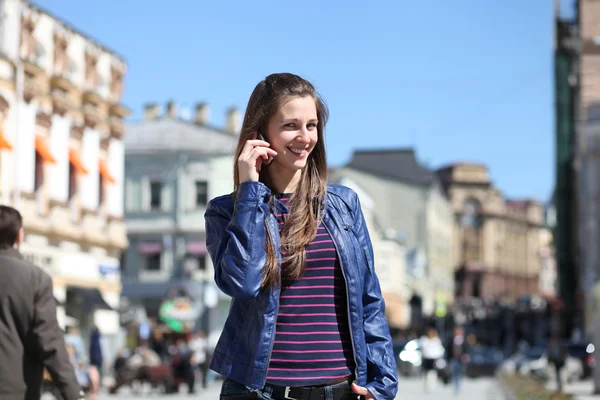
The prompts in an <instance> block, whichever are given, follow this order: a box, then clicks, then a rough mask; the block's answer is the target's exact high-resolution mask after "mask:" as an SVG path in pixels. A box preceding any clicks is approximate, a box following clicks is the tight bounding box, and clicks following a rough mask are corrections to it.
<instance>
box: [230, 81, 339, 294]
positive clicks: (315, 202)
mask: <svg viewBox="0 0 600 400" xmlns="http://www.w3.org/2000/svg"><path fill="white" fill-rule="evenodd" d="M290 96H300V97H305V96H311V97H312V98H313V99H314V100H315V105H316V108H317V118H318V123H317V135H318V136H317V143H316V145H315V147H314V149H313V150H312V152H311V153H310V155H309V156H308V160H307V164H306V167H305V168H304V169H303V170H302V174H301V177H300V182H299V184H298V186H297V188H296V192H295V193H294V194H293V195H292V197H291V199H290V200H289V201H290V202H289V203H288V204H289V205H290V208H291V211H290V214H289V217H288V219H287V220H286V222H285V224H284V226H283V228H282V230H281V250H284V251H285V252H286V253H287V254H286V257H285V259H284V260H283V263H282V267H281V273H280V272H279V269H278V265H277V256H276V253H275V250H274V249H273V237H272V236H271V235H274V234H276V232H271V229H270V227H269V224H268V220H267V219H265V231H266V244H267V245H266V249H265V250H266V252H267V262H266V264H265V266H264V273H263V279H262V287H263V288H273V287H274V286H276V285H281V280H282V277H283V278H286V279H298V278H299V277H300V276H301V275H302V273H303V272H304V263H305V259H306V254H305V248H306V246H308V244H309V243H310V242H311V240H312V239H313V238H314V236H315V234H316V231H317V228H318V223H319V219H320V217H321V213H322V210H323V206H324V200H325V192H326V189H327V183H326V182H327V162H326V157H325V142H324V134H325V125H326V123H327V118H328V115H329V111H328V109H327V106H326V104H325V102H324V101H323V99H322V98H321V97H320V96H319V94H318V93H317V91H316V90H315V88H314V86H313V85H312V84H311V83H310V82H308V81H307V80H305V79H303V78H301V77H299V76H297V75H294V74H289V73H280V74H272V75H269V76H267V77H266V78H265V80H263V81H261V82H260V83H259V84H258V85H256V87H255V88H254V91H253V92H252V95H251V96H250V100H249V101H248V106H247V107H246V114H245V115H244V122H243V124H242V130H241V132H240V137H239V141H238V145H237V149H236V151H235V157H234V160H235V162H234V168H233V180H234V196H235V195H236V194H237V190H238V187H239V184H240V177H239V172H238V166H237V160H238V158H239V156H240V154H241V153H242V149H243V148H244V145H245V144H246V141H248V140H249V139H251V138H252V134H253V133H254V132H266V131H267V127H268V124H269V120H270V119H271V117H273V115H275V114H276V113H277V111H278V110H279V107H281V105H282V104H283V102H284V101H285V100H286V99H287V98H289V97H290ZM268 169H269V168H262V170H261V172H260V174H259V180H260V181H261V182H263V183H264V184H266V185H267V186H270V185H269V182H270V180H269V176H268ZM270 188H271V190H273V189H274V188H273V187H270ZM272 202H273V196H271V199H270V204H269V206H271V205H272ZM269 209H271V207H269Z"/></svg>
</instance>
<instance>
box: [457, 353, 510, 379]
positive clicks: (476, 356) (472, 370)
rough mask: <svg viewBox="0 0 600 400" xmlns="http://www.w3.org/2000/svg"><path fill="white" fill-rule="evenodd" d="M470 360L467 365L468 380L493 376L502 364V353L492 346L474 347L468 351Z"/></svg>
mask: <svg viewBox="0 0 600 400" xmlns="http://www.w3.org/2000/svg"><path fill="white" fill-rule="evenodd" d="M469 355H470V360H469V363H468V364H467V370H466V375H467V376H468V377H470V378H476V377H481V376H494V374H495V373H496V370H497V369H498V367H499V366H500V364H501V363H502V360H503V359H504V355H503V354H502V351H501V350H499V349H496V348H495V347H492V346H484V345H479V346H474V347H472V348H471V349H470V350H469Z"/></svg>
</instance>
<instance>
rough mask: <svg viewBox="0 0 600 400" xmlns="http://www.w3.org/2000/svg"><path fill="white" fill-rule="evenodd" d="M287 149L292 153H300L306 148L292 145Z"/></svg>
mask: <svg viewBox="0 0 600 400" xmlns="http://www.w3.org/2000/svg"><path fill="white" fill-rule="evenodd" d="M288 149H290V151H291V152H292V153H296V154H302V153H304V151H305V150H306V149H295V148H293V147H288Z"/></svg>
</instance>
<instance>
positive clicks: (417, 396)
mask: <svg viewBox="0 0 600 400" xmlns="http://www.w3.org/2000/svg"><path fill="white" fill-rule="evenodd" d="M181 389H182V390H181V393H180V394H179V395H162V394H159V393H148V391H146V390H144V389H142V391H141V392H140V393H138V394H137V395H136V394H133V393H131V392H130V391H129V390H126V389H123V390H122V391H120V392H119V393H118V395H115V396H111V395H108V394H104V393H103V394H102V395H100V396H98V400H110V399H112V400H120V399H123V400H125V399H155V400H162V399H190V398H195V399H203V400H213V399H218V398H219V390H220V383H219V382H217V383H215V384H213V385H212V386H211V387H210V388H209V389H208V390H206V391H199V392H198V393H197V394H196V395H193V396H190V395H188V394H187V392H186V391H185V388H184V387H182V388H181ZM396 398H397V399H399V400H428V399H431V400H433V399H436V400H444V399H461V400H484V399H485V400H502V399H503V398H502V396H501V395H500V392H499V389H498V387H497V385H496V382H495V381H494V380H493V379H466V380H465V381H464V386H463V391H462V393H461V394H460V395H459V396H454V393H453V392H452V388H451V386H450V385H448V386H443V385H439V386H438V387H437V388H435V389H434V390H432V391H431V392H430V393H424V392H423V384H422V382H421V381H420V380H417V379H402V380H401V381H400V385H399V390H398V396H397V397H396Z"/></svg>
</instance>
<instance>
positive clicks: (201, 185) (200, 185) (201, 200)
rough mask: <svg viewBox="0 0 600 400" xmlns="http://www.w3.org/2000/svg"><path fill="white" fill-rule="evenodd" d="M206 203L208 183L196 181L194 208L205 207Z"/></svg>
mask: <svg viewBox="0 0 600 400" xmlns="http://www.w3.org/2000/svg"><path fill="white" fill-rule="evenodd" d="M207 203H208V183H207V182H203V181H196V206H197V207H198V206H205V205H206V204H207Z"/></svg>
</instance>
